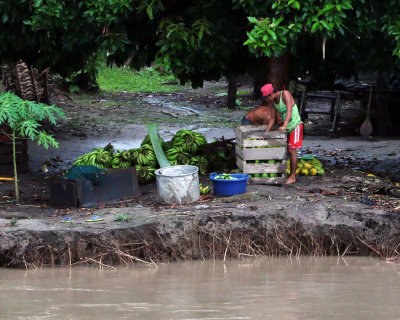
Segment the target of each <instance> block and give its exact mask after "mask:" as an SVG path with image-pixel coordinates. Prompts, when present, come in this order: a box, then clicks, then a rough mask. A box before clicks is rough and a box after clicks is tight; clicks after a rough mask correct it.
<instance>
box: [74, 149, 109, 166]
mask: <svg viewBox="0 0 400 320" xmlns="http://www.w3.org/2000/svg"><path fill="white" fill-rule="evenodd" d="M111 161H112V156H111V154H110V153H109V152H108V151H107V150H105V149H102V148H93V151H92V152H89V153H87V154H84V155H82V156H80V157H78V158H77V159H76V160H75V162H74V163H73V164H72V166H73V167H74V166H82V165H92V166H96V167H99V168H110V167H111Z"/></svg>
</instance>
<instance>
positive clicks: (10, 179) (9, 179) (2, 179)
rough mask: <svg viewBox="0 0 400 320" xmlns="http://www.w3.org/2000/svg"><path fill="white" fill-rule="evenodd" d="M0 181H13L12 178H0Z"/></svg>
mask: <svg viewBox="0 0 400 320" xmlns="http://www.w3.org/2000/svg"><path fill="white" fill-rule="evenodd" d="M0 181H10V182H12V181H14V178H8V177H0Z"/></svg>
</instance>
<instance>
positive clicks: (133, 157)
mask: <svg viewBox="0 0 400 320" xmlns="http://www.w3.org/2000/svg"><path fill="white" fill-rule="evenodd" d="M128 151H129V161H130V162H131V164H132V165H133V166H134V165H137V163H138V162H137V158H138V156H139V151H138V149H129V150H128Z"/></svg>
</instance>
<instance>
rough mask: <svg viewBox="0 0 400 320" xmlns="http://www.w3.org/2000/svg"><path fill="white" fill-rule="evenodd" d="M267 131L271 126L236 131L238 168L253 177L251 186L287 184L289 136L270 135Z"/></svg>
mask: <svg viewBox="0 0 400 320" xmlns="http://www.w3.org/2000/svg"><path fill="white" fill-rule="evenodd" d="M266 128H267V125H257V126H238V127H236V129H235V133H236V139H237V144H236V164H237V166H238V167H239V169H240V170H242V172H243V173H247V174H249V175H251V176H250V179H249V183H251V184H283V183H284V182H285V179H286V174H285V170H286V167H287V136H286V132H283V131H270V132H266V131H265V130H266ZM254 175H256V176H257V177H254Z"/></svg>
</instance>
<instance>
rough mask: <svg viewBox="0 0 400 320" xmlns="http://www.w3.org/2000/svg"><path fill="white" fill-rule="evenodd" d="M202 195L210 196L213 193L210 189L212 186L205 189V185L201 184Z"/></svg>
mask: <svg viewBox="0 0 400 320" xmlns="http://www.w3.org/2000/svg"><path fill="white" fill-rule="evenodd" d="M199 186H200V194H201V195H205V194H208V193H209V192H210V191H211V188H210V186H205V187H203V185H202V184H201V183H200V185H199Z"/></svg>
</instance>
